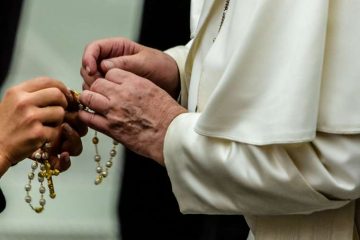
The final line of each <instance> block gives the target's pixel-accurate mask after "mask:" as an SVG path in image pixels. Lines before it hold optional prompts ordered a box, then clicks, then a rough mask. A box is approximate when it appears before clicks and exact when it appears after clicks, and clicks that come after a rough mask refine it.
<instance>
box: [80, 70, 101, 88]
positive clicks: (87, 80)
mask: <svg viewBox="0 0 360 240" xmlns="http://www.w3.org/2000/svg"><path fill="white" fill-rule="evenodd" d="M80 75H81V77H82V78H83V79H84V82H85V83H86V84H87V85H88V86H91V84H93V82H95V80H96V79H98V78H100V77H102V74H101V73H100V72H99V71H96V72H95V74H93V75H89V74H88V72H87V71H86V69H85V68H84V67H82V68H81V69H80Z"/></svg>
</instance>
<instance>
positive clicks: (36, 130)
mask: <svg viewBox="0 0 360 240" xmlns="http://www.w3.org/2000/svg"><path fill="white" fill-rule="evenodd" d="M31 136H32V138H33V139H34V140H41V141H43V140H44V139H45V131H44V129H43V127H42V124H40V123H38V124H34V126H33V128H32V131H31Z"/></svg>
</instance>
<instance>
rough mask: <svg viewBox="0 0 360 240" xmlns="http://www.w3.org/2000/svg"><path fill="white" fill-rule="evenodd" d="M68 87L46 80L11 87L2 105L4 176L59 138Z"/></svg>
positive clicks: (0, 126) (0, 139) (0, 157)
mask: <svg viewBox="0 0 360 240" xmlns="http://www.w3.org/2000/svg"><path fill="white" fill-rule="evenodd" d="M67 97H69V92H68V90H67V88H66V87H65V86H64V85H63V84H62V83H61V82H59V81H56V80H52V79H50V78H46V77H42V78H37V79H34V80H29V81H26V82H24V83H22V84H19V85H17V86H15V87H12V88H10V89H9V90H8V91H7V92H6V93H5V96H4V98H3V100H2V102H1V103H0V112H1V118H0V129H1V132H0V174H3V173H4V172H5V171H6V169H7V168H8V167H9V166H11V165H13V164H16V163H17V162H19V161H21V160H22V159H24V158H26V157H28V156H30V155H31V153H32V152H34V151H35V150H37V149H38V148H40V147H41V146H42V145H43V144H44V143H45V142H46V141H50V142H52V141H56V140H57V139H58V138H59V134H60V133H59V130H58V128H59V126H60V125H61V124H62V123H63V120H64V116H65V108H66V107H67V100H66V99H67Z"/></svg>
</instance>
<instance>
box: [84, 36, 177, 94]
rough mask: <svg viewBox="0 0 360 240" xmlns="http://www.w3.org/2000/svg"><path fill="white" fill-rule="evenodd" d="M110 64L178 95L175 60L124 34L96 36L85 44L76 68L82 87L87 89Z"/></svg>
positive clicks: (109, 67)
mask: <svg viewBox="0 0 360 240" xmlns="http://www.w3.org/2000/svg"><path fill="white" fill-rule="evenodd" d="M114 68H118V69H122V70H126V71H129V72H132V73H134V74H136V75H139V76H141V77H144V78H146V79H148V80H151V81H152V82H154V83H155V84H156V85H158V86H159V87H161V88H162V89H164V90H165V91H166V92H168V93H169V94H170V95H171V96H172V97H174V98H175V97H177V96H178V93H179V90H180V84H179V82H180V81H179V70H178V68H177V64H176V62H175V60H174V59H173V58H171V57H170V56H169V55H167V54H166V53H164V52H162V51H159V50H157V49H153V48H149V47H145V46H143V45H140V44H138V43H135V42H133V41H131V40H129V39H125V38H109V39H103V40H98V41H95V42H92V43H90V44H89V45H88V46H87V47H86V48H85V51H84V54H83V58H82V68H81V70H80V74H81V76H82V77H83V79H84V83H83V89H85V90H88V89H90V87H91V85H92V84H93V82H94V81H95V80H96V79H97V78H101V77H104V76H105V74H106V73H107V72H108V71H109V70H110V69H114Z"/></svg>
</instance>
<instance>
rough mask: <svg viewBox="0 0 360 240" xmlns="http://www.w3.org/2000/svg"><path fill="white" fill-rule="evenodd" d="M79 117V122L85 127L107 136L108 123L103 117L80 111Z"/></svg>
mask: <svg viewBox="0 0 360 240" xmlns="http://www.w3.org/2000/svg"><path fill="white" fill-rule="evenodd" d="M79 117H80V119H81V121H83V122H84V123H86V125H88V126H89V127H90V128H92V129H94V130H95V131H99V132H102V133H104V134H106V135H109V131H108V121H107V119H106V118H105V117H103V116H101V115H98V114H96V113H89V112H86V111H80V112H79Z"/></svg>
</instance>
